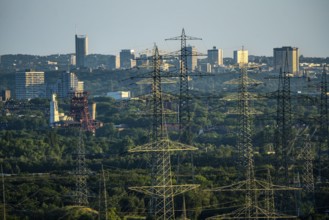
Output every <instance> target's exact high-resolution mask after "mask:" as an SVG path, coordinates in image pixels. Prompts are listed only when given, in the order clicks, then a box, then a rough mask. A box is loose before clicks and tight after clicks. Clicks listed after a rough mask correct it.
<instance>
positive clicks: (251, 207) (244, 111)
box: [207, 64, 297, 219]
mask: <svg viewBox="0 0 329 220" xmlns="http://www.w3.org/2000/svg"><path fill="white" fill-rule="evenodd" d="M239 80H240V85H239V86H240V87H239V115H240V122H239V123H240V127H239V131H238V139H239V141H238V144H239V145H240V148H241V152H242V155H243V158H242V159H243V161H242V165H243V172H244V180H242V181H240V182H237V183H234V184H232V185H229V186H224V187H219V188H215V189H212V190H210V191H215V192H216V191H217V192H225V191H230V192H243V193H245V197H244V204H243V206H242V207H241V208H239V209H237V210H235V211H233V212H231V213H228V214H222V215H218V216H213V217H210V218H207V219H276V218H284V219H290V218H295V217H294V216H288V215H284V214H280V213H276V212H275V211H273V208H272V210H268V209H266V207H261V206H260V203H259V201H258V198H259V192H261V191H264V192H267V191H269V192H273V191H279V190H297V188H292V187H285V186H278V185H272V184H270V183H269V182H268V181H262V180H257V179H256V178H255V171H254V153H253V146H252V132H251V130H252V129H251V123H252V120H251V111H250V99H251V95H250V93H249V92H248V85H249V84H250V83H249V82H248V76H247V67H246V66H245V65H243V64H242V65H241V74H240V79H239Z"/></svg>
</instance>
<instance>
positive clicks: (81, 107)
mask: <svg viewBox="0 0 329 220" xmlns="http://www.w3.org/2000/svg"><path fill="white" fill-rule="evenodd" d="M70 96H71V109H70V116H71V117H72V118H73V120H74V121H77V122H80V124H81V127H82V129H83V130H85V131H90V132H92V133H95V130H96V126H95V123H94V120H93V119H92V118H91V117H90V114H89V109H88V92H71V93H70Z"/></svg>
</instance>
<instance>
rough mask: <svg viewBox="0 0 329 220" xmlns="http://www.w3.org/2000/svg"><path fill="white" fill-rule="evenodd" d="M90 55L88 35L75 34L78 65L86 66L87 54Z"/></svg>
mask: <svg viewBox="0 0 329 220" xmlns="http://www.w3.org/2000/svg"><path fill="white" fill-rule="evenodd" d="M87 55H88V37H87V35H75V57H76V66H77V67H86V62H85V59H86V56H87Z"/></svg>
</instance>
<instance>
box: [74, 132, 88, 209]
mask: <svg viewBox="0 0 329 220" xmlns="http://www.w3.org/2000/svg"><path fill="white" fill-rule="evenodd" d="M77 147H78V148H77V154H76V171H75V186H76V189H75V204H76V205H79V206H87V205H88V189H87V178H88V173H87V165H86V152H85V146H84V141H83V131H82V128H80V129H79V141H78V146H77Z"/></svg>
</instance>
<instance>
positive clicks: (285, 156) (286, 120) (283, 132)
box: [275, 50, 294, 185]
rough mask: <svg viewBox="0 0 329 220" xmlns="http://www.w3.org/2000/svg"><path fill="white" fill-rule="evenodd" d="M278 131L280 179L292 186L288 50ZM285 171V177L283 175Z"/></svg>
mask: <svg viewBox="0 0 329 220" xmlns="http://www.w3.org/2000/svg"><path fill="white" fill-rule="evenodd" d="M276 121H277V130H276V135H275V140H276V141H275V142H276V144H275V153H276V157H277V162H278V163H277V166H276V168H277V171H278V172H279V174H278V175H277V176H278V177H281V178H284V179H285V181H282V182H281V183H285V184H287V185H289V184H290V181H289V180H290V177H289V165H290V164H291V162H292V157H293V153H294V152H293V149H291V145H290V144H289V141H290V139H291V135H292V129H291V126H292V114H291V92H290V72H289V64H288V50H287V51H286V54H285V64H284V69H283V70H282V68H281V69H280V73H279V84H278V91H277V120H276ZM282 169H283V175H282V172H281V171H282Z"/></svg>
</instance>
